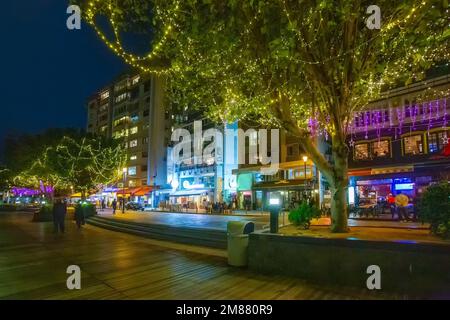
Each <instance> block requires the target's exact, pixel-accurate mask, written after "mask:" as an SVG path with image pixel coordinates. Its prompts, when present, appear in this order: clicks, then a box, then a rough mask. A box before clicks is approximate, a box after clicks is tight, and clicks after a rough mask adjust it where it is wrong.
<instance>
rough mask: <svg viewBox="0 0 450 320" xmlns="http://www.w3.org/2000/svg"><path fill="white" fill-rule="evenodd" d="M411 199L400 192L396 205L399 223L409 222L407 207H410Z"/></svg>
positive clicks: (396, 198)
mask: <svg viewBox="0 0 450 320" xmlns="http://www.w3.org/2000/svg"><path fill="white" fill-rule="evenodd" d="M408 203H409V198H408V197H407V196H406V195H404V194H403V193H401V192H399V193H398V194H397V196H396V197H395V205H396V206H397V214H398V220H399V221H408V214H407V212H406V207H407V206H408Z"/></svg>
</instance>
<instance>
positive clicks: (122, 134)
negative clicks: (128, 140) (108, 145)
mask: <svg viewBox="0 0 450 320" xmlns="http://www.w3.org/2000/svg"><path fill="white" fill-rule="evenodd" d="M127 136H128V130H126V129H122V130H119V131H115V132H114V133H113V138H114V139H120V138H123V137H127Z"/></svg>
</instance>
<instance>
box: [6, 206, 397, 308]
mask: <svg viewBox="0 0 450 320" xmlns="http://www.w3.org/2000/svg"><path fill="white" fill-rule="evenodd" d="M30 221H31V215H30V214H24V213H11V214H8V213H0V299H270V300H272V299H358V298H361V299H371V298H401V297H398V296H397V297H393V296H388V295H386V294H385V293H383V292H377V293H373V292H369V291H368V290H366V289H353V288H343V287H332V286H329V287H328V286H324V285H320V286H318V285H313V284H309V283H307V282H305V281H302V280H298V279H292V278H287V277H280V276H276V277H271V276H264V275H259V274H254V273H252V272H250V271H248V270H246V269H239V268H231V267H228V266H227V264H226V259H225V252H224V251H220V250H214V249H206V248H201V247H191V246H186V245H177V244H172V243H168V242H161V241H155V240H150V239H144V238H141V237H135V236H131V235H127V234H121V233H117V232H111V231H107V230H103V229H99V228H95V227H91V226H86V227H85V228H84V229H83V230H81V231H78V230H76V228H75V226H74V225H73V223H72V222H68V223H67V232H66V234H64V235H55V234H53V233H52V225H51V223H31V222H30ZM73 264H75V265H78V266H80V267H81V270H82V290H77V291H69V290H68V289H67V288H66V280H67V276H68V275H67V274H66V268H67V267H68V266H69V265H73Z"/></svg>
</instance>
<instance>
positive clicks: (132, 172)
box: [128, 167, 137, 176]
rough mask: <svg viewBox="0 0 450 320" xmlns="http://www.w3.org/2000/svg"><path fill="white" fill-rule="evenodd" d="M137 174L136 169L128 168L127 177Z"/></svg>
mask: <svg viewBox="0 0 450 320" xmlns="http://www.w3.org/2000/svg"><path fill="white" fill-rule="evenodd" d="M136 173H137V167H129V168H128V175H129V176H135V175H136Z"/></svg>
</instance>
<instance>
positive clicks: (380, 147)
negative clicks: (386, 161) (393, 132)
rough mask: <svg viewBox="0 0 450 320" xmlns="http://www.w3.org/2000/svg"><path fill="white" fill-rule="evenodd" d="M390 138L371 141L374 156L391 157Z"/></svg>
mask: <svg viewBox="0 0 450 320" xmlns="http://www.w3.org/2000/svg"><path fill="white" fill-rule="evenodd" d="M389 145H390V144H389V140H380V141H375V142H372V143H371V153H372V156H373V157H374V158H381V157H389V156H390V148H389Z"/></svg>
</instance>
